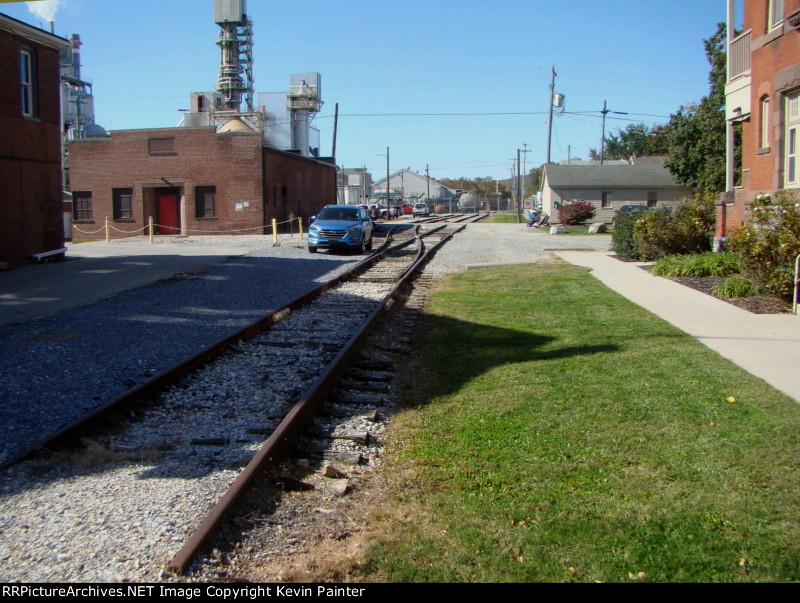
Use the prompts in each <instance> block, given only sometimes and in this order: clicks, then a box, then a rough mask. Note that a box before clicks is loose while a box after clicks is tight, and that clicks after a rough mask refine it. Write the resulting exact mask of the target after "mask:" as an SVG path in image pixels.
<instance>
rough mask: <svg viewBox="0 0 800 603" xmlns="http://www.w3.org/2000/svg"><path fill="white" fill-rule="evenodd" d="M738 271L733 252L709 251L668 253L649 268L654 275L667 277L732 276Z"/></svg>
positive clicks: (736, 259)
mask: <svg viewBox="0 0 800 603" xmlns="http://www.w3.org/2000/svg"><path fill="white" fill-rule="evenodd" d="M740 271H741V266H740V264H739V259H738V258H737V257H736V256H735V255H734V254H732V253H730V252H723V253H712V252H710V251H708V252H706V253H698V254H694V255H670V256H667V257H664V258H661V259H660V260H658V261H657V262H656V264H655V266H653V267H652V268H651V269H650V272H652V273H653V274H655V275H656V276H666V277H668V278H675V277H701V276H733V275H735V274H739V272H740Z"/></svg>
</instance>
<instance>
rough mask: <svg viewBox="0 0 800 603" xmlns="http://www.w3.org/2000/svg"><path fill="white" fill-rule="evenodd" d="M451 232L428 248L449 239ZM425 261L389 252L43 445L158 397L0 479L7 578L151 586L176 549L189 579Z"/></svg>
mask: <svg viewBox="0 0 800 603" xmlns="http://www.w3.org/2000/svg"><path fill="white" fill-rule="evenodd" d="M453 230H455V228H454V227H452V226H446V227H443V228H442V229H441V230H439V229H437V230H436V231H431V232H429V233H428V237H432V238H439V239H441V240H446V237H447V236H449V235H451V234H452V231H453ZM398 237H399V238H407V237H408V235H407V233H406V234H403V233H400V234H399V235H398ZM412 244H413V245H416V249H414V250H412V249H410V246H411V245H412ZM423 258H424V244H423V243H422V239H421V238H417V239H415V240H414V241H411V240H404V241H400V242H399V243H396V244H393V245H391V246H389V245H388V244H387V245H386V246H385V247H384V248H382V250H379V251H378V252H376V253H375V254H374V255H373V256H371V257H370V258H368V259H367V260H365V262H363V263H362V264H361V265H359V267H358V268H357V269H356V270H354V271H353V272H352V273H350V274H349V278H341V279H339V280H338V282H335V283H326V284H325V285H323V286H322V287H320V289H319V290H318V291H317V292H316V293H317V296H316V298H315V299H314V300H313V303H311V302H312V299H311V296H306V297H305V298H302V299H301V300H298V301H297V302H296V303H293V304H291V305H290V306H287V308H284V309H283V310H281V311H279V312H278V313H276V314H274V315H272V316H270V317H266V318H265V319H263V320H262V321H259V323H257V324H255V325H252V326H251V327H248V328H247V329H245V330H244V331H243V332H240V333H238V334H236V335H235V336H233V337H230V338H228V339H226V340H225V341H224V342H220V344H217V345H216V346H212V347H213V349H209V350H206V351H204V352H203V353H201V354H198V355H197V356H196V357H194V358H192V359H190V360H189V361H188V362H187V363H185V364H182V365H181V366H179V367H175V368H174V369H172V370H170V371H166V372H165V373H164V374H162V375H158V376H156V377H155V378H153V379H152V380H151V381H150V382H149V383H147V384H145V385H143V386H140V387H138V388H135V390H134V391H132V392H129V395H128V396H126V397H122V398H123V399H118V400H116V401H115V405H113V406H108V408H106V409H105V410H104V411H103V413H95V414H94V415H93V416H92V417H90V418H87V419H86V420H84V421H82V422H81V423H80V424H79V425H76V426H73V428H72V429H71V430H69V431H68V432H65V433H62V434H60V435H59V437H58V438H55V439H51V440H50V442H49V443H48V446H53V445H56V444H58V443H59V442H61V441H63V440H66V439H74V438H75V437H78V436H80V437H86V436H87V434H91V433H94V432H93V430H94V429H95V427H94V425H95V424H96V423H97V422H98V421H108V419H109V417H110V416H112V414H113V415H118V414H119V412H120V409H121V408H130V406H131V404H132V403H133V402H134V401H137V400H141V399H142V398H143V397H144V398H152V397H153V396H154V395H155V396H156V397H157V398H158V404H153V405H150V406H149V407H148V408H146V409H144V410H137V411H135V413H134V414H135V416H134V418H133V420H132V421H126V422H119V421H117V422H115V423H114V424H113V426H112V427H111V428H110V429H109V430H107V431H106V432H105V433H104V435H102V436H98V435H96V434H95V435H94V436H93V437H94V439H93V443H91V444H90V445H89V446H88V447H87V448H86V449H85V450H84V451H83V452H81V453H76V452H67V453H63V454H61V455H56V456H54V457H49V458H47V459H45V460H37V461H34V462H31V463H25V464H22V465H19V466H17V467H12V468H11V469H10V470H8V471H7V472H6V473H5V474H4V475H3V476H2V481H0V490H2V494H3V496H4V498H5V500H4V503H3V504H4V508H5V509H8V512H7V513H5V514H4V516H3V517H2V519H0V532H2V539H0V556H3V553H4V552H5V551H6V550H8V549H10V545H9V543H14V555H15V557H16V558H17V559H19V560H21V564H18V565H15V566H14V568H6V569H4V570H2V571H0V578H4V579H5V580H16V579H22V580H32V581H43V580H57V581H58V580H72V579H81V580H120V579H125V578H128V579H151V580H152V579H154V578H155V577H159V573H158V572H159V571H160V569H161V568H163V563H164V562H165V560H166V559H167V558H168V557H169V556H171V555H172V554H173V553H174V551H175V547H176V544H179V543H181V542H186V544H185V545H184V546H183V548H182V549H181V551H180V552H179V553H178V555H177V556H175V557H174V558H173V560H172V562H171V563H170V564H169V568H170V569H171V570H172V571H177V572H180V571H183V570H185V568H186V567H187V566H188V563H189V562H190V561H191V559H192V557H193V556H194V555H195V554H196V553H197V552H198V551H199V550H200V549H201V547H202V546H203V543H204V542H205V541H206V540H207V538H208V537H209V535H210V534H211V533H212V532H213V530H214V529H215V528H216V527H217V526H218V525H219V522H220V521H221V519H222V518H223V517H224V515H225V513H226V512H227V511H228V509H229V508H230V506H231V505H232V504H233V503H234V502H235V501H236V500H237V498H238V497H239V496H240V495H241V493H242V492H243V491H244V489H246V488H247V487H248V486H249V485H250V484H251V483H252V482H253V481H254V480H255V478H256V477H257V476H258V475H259V474H260V473H261V472H262V471H263V470H264V469H265V468H266V467H267V466H268V465H269V464H270V463H273V462H275V461H276V460H277V459H278V458H279V457H280V455H281V454H283V453H285V452H286V451H287V450H288V448H289V446H290V445H291V443H292V441H293V440H294V439H295V438H296V437H297V436H298V435H299V434H300V433H301V429H302V426H303V425H304V424H305V422H307V421H308V420H309V419H310V418H311V417H312V416H313V413H314V410H315V408H316V407H317V405H318V404H319V403H320V402H321V401H322V400H324V399H325V397H326V396H327V395H328V394H329V393H330V392H331V390H332V389H333V387H334V386H335V385H336V383H337V381H338V380H339V379H340V377H341V376H342V375H343V374H344V371H345V370H346V368H347V363H348V361H349V360H350V359H351V358H352V357H353V355H354V354H355V352H356V350H357V347H358V345H359V343H360V342H361V341H363V339H364V338H365V337H366V334H367V333H368V332H369V330H370V329H371V328H372V325H374V323H375V321H376V319H377V317H378V316H379V315H380V314H382V313H383V312H385V311H387V310H388V309H389V308H391V306H392V305H393V304H394V300H395V299H396V297H397V294H398V292H399V290H400V286H401V285H400V284H399V283H400V282H401V278H402V277H407V276H409V275H410V274H412V273H413V272H414V271H415V270H417V269H418V268H419V266H420V265H421V263H422V262H423V261H424V259H423ZM378 260H381V261H378ZM265 327H266V330H264V329H265ZM269 327H271V328H269ZM246 339H247V340H246ZM245 340H246V341H245ZM214 357H217V359H216V360H214V361H213V362H209V359H211V358H214ZM205 363H207V364H205ZM199 366H202V368H201V369H198V370H194V369H197V367H199ZM193 370H194V372H192V371H193ZM374 377H375V375H374V374H373V376H372V378H374ZM168 383H172V385H170V386H169V387H168V388H166V389H165V387H166V384H168ZM158 392H161V393H158ZM87 454H88V455H89V457H90V458H89V459H88V460H87V458H86V456H87ZM29 456H30V455H29ZM17 460H19V459H17ZM242 467H244V470H243V471H241V472H240V469H241V468H242ZM220 497H221V498H220ZM217 499H219V501H220V502H219V503H218V504H216V505H214V502H215V501H216V500H217ZM101 501H104V502H105V506H103V505H100V504H99V503H100V502H101ZM99 506H100V507H102V508H104V509H105V511H103V510H100V511H99V512H98V510H97V509H98V507H99ZM17 509H21V510H23V511H26V512H29V511H31V510H34V515H35V516H36V517H37V518H38V519H36V520H31V519H30V514H29V513H26V514H25V517H26V518H27V519H26V520H24V521H17V520H16V517H15V515H16V510H17ZM209 509H210V513H209ZM206 514H207V515H206ZM204 516H205V519H203V517H204ZM54 517H55V518H56V519H57V521H55V523H54V521H53V518H54ZM97 517H100V520H102V521H100V520H96V518H97ZM198 525H199V526H200V528H199V529H197V530H196V531H195V528H196V527H197V526H198ZM54 534H57V535H58V536H57V539H58V541H59V542H60V544H57V545H55V546H54V543H53V538H54V537H55V536H54ZM190 535H191V537H189V536H190ZM187 537H189V539H188V541H186V539H187ZM17 570H18V571H17Z"/></svg>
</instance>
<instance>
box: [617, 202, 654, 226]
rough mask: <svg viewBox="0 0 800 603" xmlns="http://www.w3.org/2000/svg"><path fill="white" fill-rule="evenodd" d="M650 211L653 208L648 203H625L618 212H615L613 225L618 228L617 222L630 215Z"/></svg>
mask: <svg viewBox="0 0 800 603" xmlns="http://www.w3.org/2000/svg"><path fill="white" fill-rule="evenodd" d="M648 211H651V210H650V208H649V207H647V206H646V205H623V206H622V207H620V208H619V209H618V210H617V213H615V214H614V217H613V218H612V219H611V225H612V226H613V227H614V228H616V227H617V224H618V223H619V222H620V221H621V220H624V219H625V218H627V217H628V216H633V215H636V214H641V213H643V212H648Z"/></svg>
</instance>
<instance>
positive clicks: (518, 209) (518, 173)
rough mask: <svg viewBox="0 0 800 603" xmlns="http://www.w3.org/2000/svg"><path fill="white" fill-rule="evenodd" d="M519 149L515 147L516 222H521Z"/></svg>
mask: <svg viewBox="0 0 800 603" xmlns="http://www.w3.org/2000/svg"><path fill="white" fill-rule="evenodd" d="M520 152H521V151H520V150H519V149H517V195H519V196H518V197H517V222H518V223H519V222H522V173H521V166H520V163H519V154H520Z"/></svg>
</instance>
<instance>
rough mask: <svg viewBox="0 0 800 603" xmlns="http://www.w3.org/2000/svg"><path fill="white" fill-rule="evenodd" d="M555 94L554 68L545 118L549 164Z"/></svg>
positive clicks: (554, 69)
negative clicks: (548, 107)
mask: <svg viewBox="0 0 800 603" xmlns="http://www.w3.org/2000/svg"><path fill="white" fill-rule="evenodd" d="M555 94H556V68H555V65H554V66H553V69H552V77H551V79H550V111H549V114H548V118H547V163H550V143H551V141H552V139H553V97H554V96H555Z"/></svg>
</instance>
